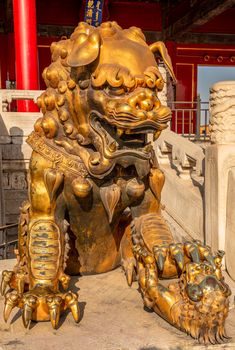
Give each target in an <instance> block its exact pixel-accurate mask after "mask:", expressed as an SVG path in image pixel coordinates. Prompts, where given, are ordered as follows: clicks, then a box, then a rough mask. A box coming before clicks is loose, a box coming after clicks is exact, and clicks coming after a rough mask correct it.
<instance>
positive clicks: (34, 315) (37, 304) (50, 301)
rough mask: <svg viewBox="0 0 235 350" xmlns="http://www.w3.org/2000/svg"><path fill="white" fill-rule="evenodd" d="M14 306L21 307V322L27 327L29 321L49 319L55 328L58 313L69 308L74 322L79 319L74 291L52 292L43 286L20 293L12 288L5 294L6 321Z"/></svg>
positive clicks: (57, 321)
mask: <svg viewBox="0 0 235 350" xmlns="http://www.w3.org/2000/svg"><path fill="white" fill-rule="evenodd" d="M14 307H19V308H21V309H22V319H23V324H24V326H25V327H26V328H27V327H28V326H29V324H30V321H31V320H33V321H48V320H50V321H51V324H52V327H53V328H55V329H56V328H57V327H58V324H59V319H60V315H61V313H62V312H63V311H65V310H66V309H70V310H71V312H72V315H73V318H74V320H75V322H78V321H79V315H80V312H79V306H78V296H77V294H75V293H72V292H70V291H69V292H67V293H64V294H63V293H60V292H53V291H51V290H50V289H47V288H45V287H35V288H34V289H32V290H30V291H28V292H26V293H23V294H20V293H19V292H18V291H17V290H13V291H11V292H9V293H7V294H6V295H5V307H4V320H5V322H7V320H8V318H9V316H10V313H11V311H12V309H13V308H14Z"/></svg>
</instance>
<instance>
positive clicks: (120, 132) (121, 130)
mask: <svg viewBox="0 0 235 350" xmlns="http://www.w3.org/2000/svg"><path fill="white" fill-rule="evenodd" d="M123 133H124V130H123V129H120V128H117V134H118V136H119V137H121V136H122V134H123Z"/></svg>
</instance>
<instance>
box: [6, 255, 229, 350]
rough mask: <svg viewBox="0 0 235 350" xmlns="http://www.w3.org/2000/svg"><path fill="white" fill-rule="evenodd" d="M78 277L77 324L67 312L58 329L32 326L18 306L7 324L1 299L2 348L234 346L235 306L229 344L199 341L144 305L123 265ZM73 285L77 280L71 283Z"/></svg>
mask: <svg viewBox="0 0 235 350" xmlns="http://www.w3.org/2000/svg"><path fill="white" fill-rule="evenodd" d="M14 263H15V261H14V260H7V261H3V260H2V261H0V270H3V269H6V268H7V269H11V268H12V266H14ZM73 282H75V288H74V290H78V291H79V302H80V307H81V309H82V317H81V320H80V322H79V323H78V324H75V323H74V321H73V319H72V315H71V314H70V313H69V314H67V315H64V316H63V317H62V318H61V321H60V327H59V329H58V330H53V329H52V328H51V325H50V323H49V322H42V323H32V324H31V326H30V329H29V330H25V329H24V327H23V324H22V320H21V315H20V312H19V311H17V310H15V311H14V312H13V313H12V317H11V319H10V321H8V323H7V324H5V323H4V321H3V318H2V309H3V298H2V297H1V299H0V350H189V349H192V348H193V349H195V350H199V349H203V350H205V349H207V350H218V349H226V350H230V349H235V326H234V324H235V310H234V309H232V310H230V314H229V317H228V320H227V331H228V333H229V335H231V336H232V337H233V338H232V340H231V341H230V343H228V344H225V345H215V346H208V347H204V346H200V345H198V344H197V343H196V342H195V341H194V340H193V339H192V338H190V337H189V336H187V335H186V334H184V333H182V332H180V331H179V330H177V329H175V328H174V327H172V326H170V325H169V324H168V323H166V322H165V321H164V320H162V319H161V318H160V317H159V316H157V315H156V314H155V313H151V312H146V311H144V309H143V304H142V300H141V296H140V294H139V292H138V290H137V283H134V285H133V286H132V288H129V287H128V286H127V284H126V282H125V278H124V275H123V273H122V271H121V269H116V270H114V271H111V272H109V273H105V274H100V275H94V276H84V277H81V278H80V279H79V281H78V278H76V277H75V278H73ZM72 285H73V283H72Z"/></svg>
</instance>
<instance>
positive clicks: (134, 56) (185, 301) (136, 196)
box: [1, 22, 230, 343]
mask: <svg viewBox="0 0 235 350" xmlns="http://www.w3.org/2000/svg"><path fill="white" fill-rule="evenodd" d="M51 53H52V63H51V65H50V66H49V67H48V68H46V69H45V70H44V72H43V77H44V79H45V82H46V84H47V89H46V91H45V92H44V93H43V94H42V95H41V96H40V97H39V98H38V106H39V107H40V108H41V110H42V113H43V117H42V118H40V119H39V120H37V121H36V123H35V126H34V129H35V131H34V132H33V133H32V134H31V135H30V136H29V137H28V143H29V145H30V146H31V147H32V149H33V153H32V157H31V161H30V169H29V201H28V202H25V203H23V205H22V208H21V217H20V223H19V248H18V252H17V258H18V262H17V265H16V267H15V268H14V271H4V272H3V277H2V284H1V291H2V293H3V294H5V309H4V318H5V320H6V321H7V319H8V317H9V315H10V312H11V310H12V309H13V308H14V307H16V306H17V307H20V308H21V309H22V310H23V311H22V317H23V322H24V325H25V327H27V326H28V325H29V323H30V320H35V321H45V320H51V323H52V326H53V327H54V328H56V327H57V326H58V322H59V317H60V314H61V312H63V311H64V310H65V309H70V310H71V312H72V314H73V317H74V319H75V321H76V322H78V321H79V306H78V301H77V300H78V297H77V295H76V294H75V293H72V292H71V291H68V292H64V293H62V292H61V291H60V290H59V283H61V285H62V287H63V288H64V289H65V290H66V289H67V288H68V285H69V276H68V275H75V274H88V273H89V274H90V273H102V272H106V271H110V270H112V269H114V268H115V267H117V266H119V265H122V266H123V269H124V271H125V274H126V278H127V282H128V284H129V285H131V284H132V281H133V280H134V279H137V281H138V283H139V287H140V290H141V294H142V297H143V301H144V305H145V306H146V307H148V308H151V309H153V310H154V311H155V312H156V313H157V314H159V315H160V316H161V317H163V318H164V319H165V320H166V321H168V322H169V323H171V324H172V325H174V326H176V327H178V328H179V329H181V330H182V331H185V332H187V333H188V334H191V336H192V337H193V338H196V339H198V340H199V341H202V342H205V343H208V342H209V341H210V342H212V343H216V342H219V341H220V339H222V340H223V339H224V338H226V334H225V330H224V322H225V318H226V317H227V314H228V296H229V294H230V290H229V287H228V286H227V285H226V284H225V282H224V279H223V277H222V274H221V261H222V257H223V253H222V252H220V251H219V252H217V253H216V254H215V255H214V256H213V255H212V253H211V251H210V249H209V247H207V246H205V245H203V244H202V243H201V242H199V241H192V242H185V243H175V242H174V240H173V237H172V234H171V232H170V230H169V228H168V227H167V225H166V223H165V221H164V220H163V218H162V217H161V204H160V199H161V190H162V187H163V184H164V174H163V173H162V171H161V170H160V169H159V167H158V163H157V160H156V157H155V154H154V151H153V148H152V144H151V142H148V140H147V135H148V134H149V133H152V134H153V136H154V139H156V138H157V137H158V136H159V134H160V133H161V131H162V130H163V129H164V128H166V127H167V122H168V121H169V120H170V118H171V111H170V109H169V108H168V107H166V106H162V105H161V102H160V101H159V98H158V92H159V91H161V90H162V88H163V85H164V81H163V78H162V76H161V74H160V71H159V69H158V65H157V63H156V60H155V56H154V54H155V53H156V54H158V55H159V56H160V57H161V58H162V59H163V61H164V62H165V64H166V66H167V68H168V70H169V72H170V74H171V76H172V78H173V79H175V77H174V73H173V69H172V64H171V60H170V57H169V55H168V53H167V50H166V47H165V45H164V44H163V43H162V42H157V43H154V44H152V45H150V46H148V45H147V44H146V41H145V37H144V35H143V33H142V31H141V30H140V29H138V28H136V27H131V28H129V29H125V30H123V29H122V28H121V27H120V26H118V24H117V23H115V22H106V23H103V24H101V26H100V27H98V28H94V27H92V26H89V25H88V24H86V23H79V25H78V27H77V28H76V29H75V31H74V33H73V34H72V35H71V38H70V39H68V40H61V41H59V42H58V43H53V44H52V45H51ZM173 277H175V278H178V279H177V281H176V282H175V281H174V282H171V283H170V284H169V285H168V287H166V286H165V285H162V284H161V283H160V282H159V280H160V279H163V278H166V279H167V278H173ZM7 286H10V291H8V292H7V293H6V289H7Z"/></svg>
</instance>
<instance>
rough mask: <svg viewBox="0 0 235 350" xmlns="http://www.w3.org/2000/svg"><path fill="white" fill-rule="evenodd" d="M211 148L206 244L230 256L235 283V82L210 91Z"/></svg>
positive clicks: (207, 164)
mask: <svg viewBox="0 0 235 350" xmlns="http://www.w3.org/2000/svg"><path fill="white" fill-rule="evenodd" d="M210 114H211V119H210V132H211V145H210V146H208V147H207V148H206V153H205V233H206V237H205V238H206V243H207V244H209V245H211V246H212V248H213V249H222V250H225V252H226V267H227V270H228V272H229V274H230V275H231V277H232V278H233V279H235V264H234V256H235V81H223V82H218V83H216V84H214V85H213V86H212V88H211V91H210Z"/></svg>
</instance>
